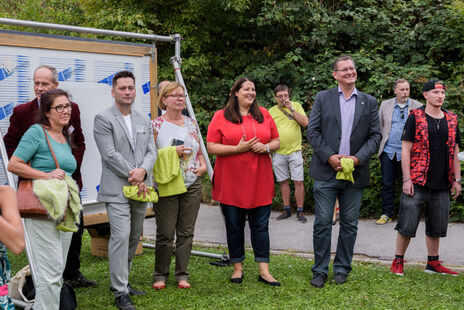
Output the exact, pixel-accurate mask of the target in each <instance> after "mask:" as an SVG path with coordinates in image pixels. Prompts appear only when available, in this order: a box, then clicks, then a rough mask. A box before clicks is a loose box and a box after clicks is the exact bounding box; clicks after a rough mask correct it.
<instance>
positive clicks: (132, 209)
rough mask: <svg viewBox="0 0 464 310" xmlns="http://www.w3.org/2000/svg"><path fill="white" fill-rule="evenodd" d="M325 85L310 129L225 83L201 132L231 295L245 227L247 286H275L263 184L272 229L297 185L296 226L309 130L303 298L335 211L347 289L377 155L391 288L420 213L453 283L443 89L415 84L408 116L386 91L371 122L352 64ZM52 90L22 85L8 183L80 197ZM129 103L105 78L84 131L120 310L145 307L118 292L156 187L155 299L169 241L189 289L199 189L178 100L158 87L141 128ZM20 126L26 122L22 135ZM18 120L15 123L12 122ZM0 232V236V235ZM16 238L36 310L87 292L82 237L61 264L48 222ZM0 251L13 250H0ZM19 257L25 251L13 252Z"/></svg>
mask: <svg viewBox="0 0 464 310" xmlns="http://www.w3.org/2000/svg"><path fill="white" fill-rule="evenodd" d="M332 75H333V77H334V79H335V80H336V81H337V84H338V85H337V87H335V88H332V89H328V90H324V91H321V92H319V93H318V94H317V95H316V99H315V101H314V105H313V107H312V111H311V114H310V117H309V119H308V117H307V116H306V113H305V111H304V110H303V108H302V107H301V105H300V104H299V103H297V102H293V101H291V100H290V95H291V93H290V89H289V88H288V87H287V86H286V85H278V86H277V87H276V88H275V90H274V98H275V100H276V102H277V105H276V106H274V107H272V108H271V109H270V110H269V111H268V110H266V109H265V108H263V107H260V106H259V105H258V102H257V100H256V89H255V84H254V83H253V81H252V80H250V79H248V78H245V77H243V78H239V79H238V80H236V81H235V83H234V84H233V86H232V88H231V90H230V93H229V96H228V100H227V103H226V106H225V107H224V108H223V109H221V110H219V111H217V112H216V113H215V114H214V116H213V118H212V120H211V122H210V124H209V127H208V133H207V137H206V140H207V150H208V152H209V154H210V155H213V156H216V162H215V169H214V177H213V181H212V197H213V199H215V200H216V201H219V202H220V207H221V211H222V213H223V215H224V219H225V228H226V235H227V244H228V248H229V256H230V261H231V262H232V263H233V273H232V275H231V276H230V281H231V282H232V283H238V284H239V283H242V282H243V279H244V272H243V260H244V259H245V247H244V238H245V234H244V228H245V224H246V221H248V224H249V227H250V231H251V243H252V247H253V251H254V257H255V261H256V262H257V263H258V267H259V275H258V278H257V279H258V281H259V282H263V283H265V284H267V285H270V286H280V285H281V284H280V282H279V281H277V280H276V279H275V278H274V277H273V275H272V274H271V272H270V268H269V249H270V240H269V230H268V229H269V217H270V212H271V203H272V200H273V197H274V175H273V174H275V177H276V180H277V182H278V183H279V184H280V189H281V192H282V200H283V204H284V212H283V213H282V214H281V215H280V216H279V218H278V219H280V220H283V219H286V218H288V217H290V216H291V207H290V197H291V195H290V187H289V180H290V178H291V180H292V181H293V182H294V184H295V200H296V204H297V220H298V221H299V222H302V223H304V222H306V218H305V216H304V214H303V206H304V194H305V189H304V183H303V180H304V177H303V158H302V154H301V139H302V128H303V129H304V128H306V129H307V131H306V134H307V138H308V141H309V143H310V145H311V147H312V148H313V156H312V158H311V164H310V169H309V174H310V176H311V177H312V178H314V187H313V192H314V204H315V221H314V230H313V243H314V265H313V266H312V268H311V270H312V274H313V277H312V280H311V282H310V283H311V285H313V286H314V287H317V288H322V287H323V286H324V284H325V282H326V281H327V279H328V270H329V262H330V249H331V244H330V242H331V233H332V215H333V212H334V207H335V204H336V201H337V200H338V202H339V206H340V234H339V238H338V243H337V252H336V255H335V259H334V263H333V271H334V277H333V281H334V283H335V284H343V283H345V282H346V281H347V277H348V275H349V273H350V271H351V261H352V258H353V250H354V244H355V241H356V236H357V226H358V216H359V209H360V205H361V199H362V194H363V189H364V188H365V187H366V186H368V185H369V179H370V175H369V161H370V159H371V156H372V155H373V154H374V153H375V152H376V151H378V154H379V157H380V159H381V163H382V176H383V178H384V181H383V191H382V198H383V199H382V202H383V211H382V216H381V218H380V219H379V221H378V223H379V224H383V223H387V222H389V221H390V220H391V217H392V215H393V214H392V213H393V212H392V206H393V201H394V195H393V188H394V181H395V176H396V174H397V170H399V167H401V168H402V169H401V170H402V173H400V175H402V180H403V194H402V196H401V203H400V211H399V221H398V225H397V226H396V229H397V230H398V238H397V253H396V258H395V260H394V261H393V263H392V267H391V271H392V272H393V273H396V274H399V275H402V274H403V263H404V253H405V251H406V248H407V246H408V244H409V240H410V238H411V237H414V235H415V231H416V229H417V224H418V222H419V220H420V215H421V210H422V207H423V205H424V204H425V206H426V226H427V230H426V234H427V237H426V238H427V250H428V252H429V253H428V254H429V259H428V264H427V268H426V271H428V272H437V273H442V274H453V275H454V274H456V273H455V272H453V271H451V270H449V269H447V268H445V267H444V266H442V265H441V262H440V261H439V257H438V245H439V238H440V237H444V236H446V228H447V224H448V212H449V191H450V189H451V191H452V193H453V198H456V197H457V196H458V195H459V194H460V192H461V185H460V165H459V162H458V160H457V153H458V152H459V147H458V144H459V143H460V136H459V129H458V126H457V117H456V115H455V114H453V113H452V112H450V111H447V110H445V109H443V108H442V105H443V101H444V98H445V89H446V87H445V84H444V83H443V82H442V81H438V80H430V81H428V82H427V83H425V85H424V88H423V95H424V97H425V100H426V105H425V107H420V103H418V102H416V101H413V100H412V99H409V83H408V82H407V81H406V80H398V81H397V82H396V84H395V88H394V90H395V94H396V95H397V97H396V99H395V98H394V99H392V100H388V101H385V102H383V103H382V105H381V107H380V111H378V109H377V100H376V99H375V98H374V97H372V96H370V95H368V94H366V93H363V92H361V91H359V90H358V89H357V88H356V86H355V83H356V80H357V71H356V67H355V62H354V60H353V59H352V58H351V57H350V56H341V57H339V58H337V59H336V60H335V62H334V64H333V71H332ZM57 87H58V82H57V80H56V70H55V69H54V68H52V67H48V66H41V67H39V68H38V69H37V70H36V71H35V72H34V91H35V92H36V97H37V98H36V99H35V100H33V101H32V102H31V103H28V104H25V105H20V106H18V107H16V108H15V110H14V113H13V116H12V117H11V119H10V128H9V130H8V133H7V135H6V136H5V144H6V146H7V150H8V155H9V156H10V157H11V160H10V165H9V167H8V169H9V170H10V171H11V172H13V173H15V174H17V175H18V176H20V177H21V178H28V179H65V178H66V176H68V177H70V176H72V177H73V179H74V180H75V181H76V182H77V184H78V185H79V187H80V188H82V181H81V178H80V164H81V162H82V156H83V153H84V150H85V143H84V137H83V135H82V129H81V126H80V119H79V109H78V107H77V105H76V104H75V103H73V102H71V101H70V96H69V94H68V93H67V92H65V91H63V90H61V89H58V88H57ZM135 89H136V87H135V77H134V75H133V74H132V73H131V72H129V71H121V72H119V73H117V74H115V75H114V77H113V80H112V88H111V94H112V96H113V98H114V105H113V106H111V107H110V108H108V109H106V110H104V111H102V112H101V113H99V114H97V115H96V117H95V119H94V127H93V133H94V139H95V141H96V145H97V147H98V149H99V152H100V155H101V164H102V175H101V181H100V187H99V191H98V197H97V199H98V201H101V202H104V203H105V205H106V209H107V213H108V219H109V223H110V233H111V236H110V240H109V244H108V256H109V270H110V280H111V286H110V291H112V292H113V293H114V296H115V304H116V306H117V307H118V309H135V306H134V305H133V303H132V301H131V299H130V296H134V295H143V294H145V292H144V291H141V290H137V289H135V288H134V287H132V286H131V285H130V283H129V274H130V269H131V265H132V261H133V258H134V255H135V250H136V247H137V244H138V241H139V238H140V235H141V232H142V227H143V220H144V217H145V212H146V208H147V207H148V203H147V201H146V199H145V198H146V197H147V196H149V195H150V192H151V191H152V190H153V188H152V186H153V185H154V184H156V186H157V187H158V194H159V201H158V202H157V203H155V204H154V209H155V216H156V224H157V232H156V254H155V270H154V275H153V277H154V283H153V289H155V290H162V289H164V288H165V287H166V282H167V279H168V276H169V269H170V261H171V254H172V246H173V243H174V239H175V243H176V244H175V249H176V250H175V259H176V265H175V274H174V277H175V279H176V282H177V287H178V288H180V289H188V288H190V283H189V282H188V280H189V273H188V270H187V269H188V263H189V258H190V252H191V249H192V242H193V232H194V227H195V222H196V218H197V215H198V210H199V207H200V200H201V191H202V189H201V176H202V175H203V174H204V173H205V172H206V161H205V156H206V154H202V152H201V148H200V144H201V140H200V139H201V134H200V132H199V128H198V125H197V123H196V122H195V121H194V120H193V119H192V118H190V117H188V116H187V115H184V114H183V113H182V111H183V110H184V108H185V98H186V96H185V90H184V88H183V86H182V85H181V84H178V83H176V82H166V83H164V85H163V87H162V88H161V89H160V94H159V99H158V105H159V107H161V108H162V109H163V110H164V111H165V112H164V113H163V114H162V115H161V116H159V117H157V118H155V119H154V120H152V121H150V119H149V117H148V116H147V115H144V114H142V113H140V112H139V111H137V110H136V109H134V108H133V103H134V100H135V96H136V90H135ZM26 109H29V110H27V111H26ZM408 114H409V116H408ZM379 116H380V117H379ZM26 118H27V120H29V121H28V122H26V121H24V120H25V119H26ZM19 119H22V121H21V122H15V120H19ZM403 127H404V130H403ZM45 137H48V138H49V139H50V141H51V146H52V147H53V150H54V151H55V153H56V157H57V162H58V163H59V167H57V166H56V165H55V162H54V160H53V158H52V157H51V156H50V155H51V154H50V149H49V147H48V146H47V142H46V139H45ZM379 145H380V148H379ZM28 162H30V165H28ZM125 186H136V187H137V197H138V198H133V197H131V198H128V197H126V196H125V195H124V192H123V187H125ZM1 190H3V189H1ZM2 196H3V195H2ZM1 211H2V217H0V225H1V227H0V228H1V229H2V231H3V230H4V229H6V230H8V231H9V233H11V234H13V233H14V231H13V230H12V228H11V226H12V224H11V223H15V222H17V221H18V219H19V217H17V216H16V215H15V216H11V215H10V213H9V212H8V211H4V206H3V202H2V209H1ZM3 218H5V219H7V222H9V223H10V224H8V223H4V221H3ZM77 222H79V221H77ZM80 226H82V224H81V225H80ZM25 229H26V231H27V232H28V235H29V236H30V237H31V236H32V238H34V245H33V247H32V248H31V249H30V250H31V251H32V257H33V258H34V260H35V265H36V266H37V269H38V270H37V274H36V275H35V282H36V283H35V285H36V302H35V305H34V309H58V307H59V298H60V297H59V296H60V295H59V293H60V292H59V291H60V288H61V284H62V281H63V280H62V278H63V276H64V277H65V280H73V281H74V282H75V283H77V284H81V286H94V285H96V283H95V282H94V281H91V280H88V279H86V278H85V277H84V276H83V275H82V274H81V273H80V272H79V268H78V262H79V252H80V234H81V233H80V234H77V235H76V234H75V235H76V236H77V237H76V239H78V241H79V246H78V247H76V248H77V250H78V251H77V252H73V254H72V255H71V251H69V253H68V250H69V248H70V244H72V242H74V236H73V235H72V233H70V232H65V231H62V230H60V229H59V228H57V225H56V223H55V222H52V221H49V220H44V219H27V220H26V221H25ZM80 231H81V229H80ZM21 232H22V229H21ZM19 237H21V236H19ZM12 240H13V239H12ZM71 240H73V241H71ZM0 241H1V242H2V243H4V244H6V245H7V246H9V247H10V246H12V245H11V244H10V243H8V242H7V241H6V240H4V239H2V240H0ZM21 247H24V245H22V246H21V245H19V246H18V247H17V248H16V250H15V251H16V252H17V251H18V249H19V251H20V250H21ZM71 248H72V246H71ZM0 254H1V253H0ZM50 254H52V255H50ZM70 256H72V258H73V259H74V260H77V268H76V267H74V268H72V270H71V271H72V272H70V273H69V274H70V276H66V274H67V273H66V269H67V265H66V261H67V260H68V261H69V259H70ZM75 265H76V264H75ZM71 282H72V281H71ZM0 284H1V283H0Z"/></svg>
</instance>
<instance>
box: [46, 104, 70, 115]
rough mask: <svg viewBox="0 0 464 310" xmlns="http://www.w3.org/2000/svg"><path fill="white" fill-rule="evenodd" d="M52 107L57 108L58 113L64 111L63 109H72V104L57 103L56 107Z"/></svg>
mask: <svg viewBox="0 0 464 310" xmlns="http://www.w3.org/2000/svg"><path fill="white" fill-rule="evenodd" d="M50 109H55V111H56V112H58V113H63V111H64V110H65V109H66V111H71V109H72V108H71V104H69V103H68V104H65V105H62V104H60V105H57V106H56V107H50Z"/></svg>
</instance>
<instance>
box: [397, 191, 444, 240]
mask: <svg viewBox="0 0 464 310" xmlns="http://www.w3.org/2000/svg"><path fill="white" fill-rule="evenodd" d="M424 206H425V234H426V235H427V236H429V237H446V232H447V231H448V216H449V208H450V193H449V190H447V189H446V190H432V189H427V188H425V187H422V186H418V185H416V184H414V195H413V196H408V195H405V194H404V193H402V194H401V199H400V211H399V214H398V224H397V225H396V227H395V229H396V230H397V231H398V232H399V233H401V234H402V235H404V236H406V237H411V238H414V237H415V236H416V230H417V226H418V225H419V221H420V218H421V214H422V208H423V207H424Z"/></svg>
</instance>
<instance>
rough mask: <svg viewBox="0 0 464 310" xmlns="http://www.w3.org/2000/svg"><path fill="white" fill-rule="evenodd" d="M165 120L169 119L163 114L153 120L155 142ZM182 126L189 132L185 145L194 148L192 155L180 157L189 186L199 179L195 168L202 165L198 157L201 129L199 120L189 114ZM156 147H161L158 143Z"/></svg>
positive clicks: (181, 166)
mask: <svg viewBox="0 0 464 310" xmlns="http://www.w3.org/2000/svg"><path fill="white" fill-rule="evenodd" d="M164 122H167V121H166V120H165V119H164V118H163V117H161V116H160V117H157V118H155V119H154V120H152V127H153V136H154V138H155V143H156V142H157V140H158V133H159V132H160V130H161V126H162V125H163V123H164ZM174 126H176V125H174ZM182 128H183V129H184V130H185V131H186V132H187V133H186V136H185V139H184V145H185V146H186V147H187V146H188V147H190V148H192V152H191V153H190V155H188V156H184V157H181V158H179V159H180V160H179V162H180V170H181V172H182V177H183V178H184V183H185V187H187V188H188V187H189V186H190V185H192V184H193V182H195V180H196V179H197V175H196V174H195V172H194V170H195V169H196V168H198V167H199V166H200V160H199V158H198V156H199V150H200V131H199V130H198V125H197V122H196V121H194V120H193V119H191V118H190V117H188V116H185V117H184V124H183V125H182ZM156 147H157V148H158V149H160V147H159V145H158V144H156Z"/></svg>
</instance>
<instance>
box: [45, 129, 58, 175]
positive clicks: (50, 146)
mask: <svg viewBox="0 0 464 310" xmlns="http://www.w3.org/2000/svg"><path fill="white" fill-rule="evenodd" d="M42 130H43V132H44V135H45V139H46V140H47V144H48V147H49V148H50V152H52V156H53V160H54V161H55V165H56V168H57V169H60V165H59V164H58V160H56V156H55V152H53V148H52V145H51V144H50V140H48V135H47V132H46V131H45V128H44V127H43V126H42Z"/></svg>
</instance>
